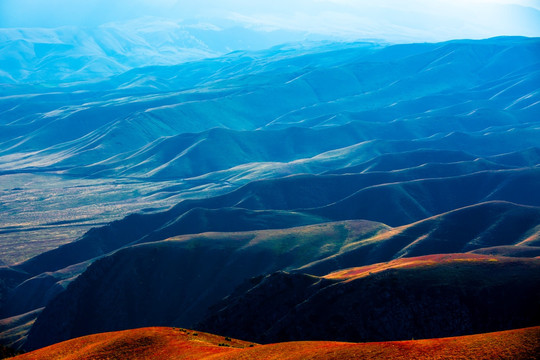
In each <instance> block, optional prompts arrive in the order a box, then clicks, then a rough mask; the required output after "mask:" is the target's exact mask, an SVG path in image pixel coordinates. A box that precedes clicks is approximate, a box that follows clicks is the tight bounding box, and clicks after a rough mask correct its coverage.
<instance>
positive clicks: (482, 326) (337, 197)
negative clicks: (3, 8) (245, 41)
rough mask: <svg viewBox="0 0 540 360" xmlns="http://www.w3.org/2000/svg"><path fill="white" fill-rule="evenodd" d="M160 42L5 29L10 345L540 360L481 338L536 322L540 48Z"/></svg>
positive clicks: (2, 143) (148, 32)
mask: <svg viewBox="0 0 540 360" xmlns="http://www.w3.org/2000/svg"><path fill="white" fill-rule="evenodd" d="M154 25H155V24H154ZM158 25H159V26H157V25H156V27H150V28H144V27H140V24H126V25H125V26H127V27H135V28H136V30H137V31H135V32H132V34H135V35H133V37H126V34H125V33H123V32H122V31H123V30H122V29H119V28H118V27H117V26H116V25H114V26H113V25H108V26H105V27H102V28H100V29H98V30H95V31H93V32H92V31H89V30H85V29H60V30H58V29H57V30H50V31H49V30H36V29H27V30H20V29H19V30H9V31H7V30H5V31H4V30H2V31H0V42H2V41H3V43H5V44H7V45H6V46H5V51H4V52H3V53H2V54H0V64H4V65H5V64H7V65H9V69H12V70H11V73H10V74H8V75H7V76H6V74H5V73H4V72H0V83H3V84H2V86H1V87H0V205H1V206H2V210H1V215H2V221H1V222H0V257H1V259H0V264H2V265H1V266H0V344H6V345H10V346H13V347H15V348H18V349H36V348H40V347H43V346H48V345H51V344H54V343H57V342H60V341H64V340H69V339H73V338H75V337H78V336H85V335H91V334H94V333H101V332H105V331H117V330H127V329H133V328H141V327H149V326H150V327H152V326H176V327H179V326H180V327H182V328H194V329H196V330H197V331H198V330H203V329H206V330H208V331H209V332H211V333H217V334H221V335H223V336H231V337H238V338H242V339H246V340H250V341H257V342H270V341H293V340H294V341H298V340H326V341H329V340H335V341H354V342H359V341H368V340H369V341H390V340H410V339H411V338H413V337H414V338H437V340H430V341H431V342H430V341H427V342H406V343H399V344H397V345H395V344H394V343H392V344H391V345H388V344H387V345H384V346H382V348H381V346H379V345H376V344H371V345H370V344H337V343H328V342H326V343H319V345H321V344H322V345H323V346H322V347H321V348H320V349H319V350H316V351H320V352H319V353H318V352H316V351H315V350H314V349H313V346H317V344H316V343H289V344H276V345H271V346H254V347H253V348H252V349H251V348H249V349H246V350H234V349H232V348H229V347H226V346H221V347H220V346H216V343H217V342H218V341H223V339H220V337H217V336H214V335H208V334H204V335H203V334H202V333H201V335H200V336H201V337H200V338H198V339H199V340H200V342H196V341H194V340H196V339H194V338H193V336H194V335H193V334H191V335H190V336H191V337H189V338H183V339H179V338H177V335H181V336H184V337H185V336H187V335H186V334H187V332H188V331H187V330H186V331H185V332H181V333H182V334H180V333H179V332H178V330H171V329H156V328H152V329H151V330H148V329H146V330H137V331H138V332H137V331H135V332H134V333H129V332H127V333H117V334H115V335H114V336H115V337H116V336H117V338H115V339H117V340H118V341H116V340H114V341H113V340H111V339H107V338H104V337H102V336H101V335H96V336H95V337H94V338H83V339H85V340H73V341H83V342H87V343H88V344H89V345H88V346H89V347H86V348H85V349H86V350H85V351H97V353H96V354H98V353H99V354H101V355H99V356H108V355H111V356H113V355H114V354H115V353H122V351H124V350H125V351H131V350H132V349H133V347H136V346H137V345H136V344H135V342H137V341H139V340H140V341H142V343H143V344H142V346H143V347H144V346H146V345H144V344H147V345H148V346H147V347H146V350H144V349H142V348H141V349H139V350H140V351H141V354H148V353H147V352H144V351H150V352H151V351H154V350H155V351H158V350H156V349H158V348H159V349H162V350H163V354H168V351H172V350H170V347H173V348H175V349H178V348H184V349H194V347H197V346H198V345H200V346H201V347H202V348H204V349H205V350H204V351H203V353H201V356H206V355H210V354H215V355H216V356H217V355H219V356H223V357H225V358H226V357H227V356H232V357H234V356H239V357H240V358H241V357H246V358H249V357H250V356H254V357H262V358H264V357H265V356H270V355H268V353H267V351H273V350H271V349H280V348H282V349H289V350H283V351H292V352H291V355H290V356H291V357H292V358H294V357H301V356H303V355H305V352H304V351H309V352H311V353H312V354H314V355H313V356H320V357H324V356H329V353H328V352H334V353H335V354H338V355H339V354H342V355H343V356H352V355H351V354H360V353H362V351H368V352H369V353H370V354H373V352H379V353H380V354H386V355H384V356H387V357H392V356H393V355H395V356H405V355H403V354H409V355H411V354H418V353H419V352H422V351H427V352H430V351H435V349H442V348H441V346H442V345H441V346H440V344H444V346H442V347H443V348H445V349H450V350H444V351H450V354H454V355H455V354H456V353H455V352H453V351H463V353H467V352H468V351H469V352H470V351H472V350H471V349H473V348H474V347H480V348H481V349H483V350H482V351H483V352H482V353H481V354H493V351H495V350H493V349H498V350H497V352H499V351H500V352H501V353H504V351H506V350H504V349H503V345H495V348H491V349H490V348H489V346H488V345H486V344H488V343H489V344H492V343H493V342H495V341H496V340H494V339H497V338H500V337H502V338H503V339H507V340H508V341H509V343H508V344H509V345H508V348H507V349H516V348H517V347H519V346H518V345H516V344H517V343H518V342H519V341H521V340H523V339H528V340H523V341H527V342H528V344H530V346H532V348H529V347H524V350H523V351H533V350H531V349H533V348H534V349H537V348H538V346H537V341H536V340H534V341H536V342H534V341H532V342H530V341H531V340H530V339H531V336H535V334H537V330H536V329H533V330H523V331H521V332H520V331H516V332H514V333H507V334H506V335H505V334H498V335H488V334H485V333H487V332H490V331H498V330H510V329H515V328H522V327H527V326H538V325H539V324H540V314H539V313H538V309H539V307H538V304H539V301H540V294H539V293H538V289H539V288H540V286H538V285H539V281H540V280H539V265H538V261H539V260H538V256H539V254H540V236H539V234H540V193H539V192H538V191H537V190H538V188H540V150H539V149H540V143H539V141H538V139H539V138H540V134H539V131H540V127H539V126H538V123H539V122H538V119H539V117H538V114H539V110H540V92H538V83H539V81H540V40H539V39H537V38H523V37H501V38H493V39H485V40H478V41H473V40H458V41H449V42H444V43H423V44H401V45H392V44H386V43H377V42H355V43H334V42H312V43H303V44H280V45H276V46H274V47H270V48H268V47H267V46H266V45H264V44H266V42H265V41H266V40H267V41H268V42H270V43H271V42H272V41H273V40H272V39H273V36H274V35H275V36H277V37H279V34H266V35H268V37H265V38H266V40H265V41H263V39H262V38H261V37H260V36H259V35H261V34H258V35H254V34H252V35H253V37H251V39H252V40H253V44H254V46H255V45H256V46H257V49H258V50H257V49H256V51H234V52H228V50H227V49H226V48H227V47H228V45H227V44H226V43H224V42H221V41H216V42H214V43H210V42H208V43H206V42H205V41H209V40H210V39H211V38H212V36H207V35H208V33H209V32H211V33H212V34H214V33H216V32H219V33H220V34H221V35H223V36H224V37H227V36H228V34H229V35H231V34H234V31H232V32H231V33H223V31H221V30H223V29H221V30H219V31H218V30H217V29H214V28H198V27H197V26H192V25H193V24H176V25H175V24H158ZM162 25H163V26H165V25H166V26H169V27H171V26H172V27H173V28H174V31H173V30H171V29H169V30H170V31H169V30H167V31H166V33H167V34H169V35H170V36H164V33H163V32H162V30H160V29H162V28H161V26H162ZM199 25H200V24H199ZM244 30H245V29H244ZM244 30H239V29H236V30H235V31H244ZM130 31H131V30H130ZM245 31H247V32H248V33H252V31H251V30H245ZM214 35H215V34H214ZM216 36H217V35H216ZM261 36H262V35H261ZM148 37H149V38H152V39H154V40H155V39H158V40H159V41H157V42H156V41H154V40H152V41H151V42H152V43H153V44H154V45H155V44H158V46H157V47H155V46H154V47H151V48H149V47H148V46H150V45H149V43H148V42H147V40H148V39H149V38H148ZM13 39H15V40H17V39H18V40H17V41H11V40H13ZM202 39H205V41H203V40H202ZM180 43H182V44H180ZM271 45H272V44H271ZM259 46H260V47H259ZM262 47H265V48H264V49H262ZM187 48H189V49H191V50H190V51H187V52H186V51H184V50H182V49H187ZM167 49H170V51H169V50H167ZM156 52H157V53H159V56H158V55H156V56H152V54H156ZM226 52H228V53H226ZM14 54H16V56H15V55H14ZM145 54H146V55H145ZM214 55H216V56H214ZM203 57H204V59H203ZM90 58H92V59H94V60H93V61H90V62H89V59H90ZM151 58H153V59H151ZM189 59H191V60H190V61H186V60H189ZM65 61H69V62H70V64H71V66H72V68H71V70H70V71H66V72H62V73H64V74H66V77H65V78H55V71H57V70H58V69H59V68H61V67H62V66H63V65H62V64H63V63H64V62H65ZM147 65H150V66H147ZM26 68H38V69H39V70H40V71H37V70H36V71H35V72H26V70H25V69H26ZM96 71H97V72H99V73H100V74H101V75H102V76H101V77H100V78H99V79H98V78H95V79H94V78H93V75H92V74H94V73H95V72H96ZM48 76H50V78H49V77H48ZM2 79H3V80H2ZM74 80H77V82H73V81H74ZM79 80H80V81H79ZM254 319H256V321H254ZM194 331H195V330H190V331H189V332H194ZM473 333H476V334H484V335H478V336H479V337H477V338H468V340H463V339H454V340H452V339H450V340H444V339H442V340H440V339H438V338H441V337H445V336H458V335H470V334H473ZM508 334H510V335H508ZM111 336H112V335H111ZM131 336H134V338H131V340H130V337H131ZM507 336H508V337H507ZM522 336H523V337H522ZM134 339H139V340H134ZM471 339H472V340H471ZM482 339H484V340H482ZM485 339H489V340H485ZM520 339H521V340H520ZM192 340H193V341H192ZM469 341H472V343H470V342H469ZM486 341H487V342H486ZM505 341H506V340H505ZM126 342H127V343H126ZM72 344H76V343H72ZM93 344H95V345H93ZM121 344H124V345H125V346H124V345H121ZM197 344H198V345H197ZM226 344H228V343H226ZM235 344H237V345H238V346H249V344H247V343H241V342H236V343H235ZM452 344H454V345H455V344H457V345H455V346H456V347H455V348H453V346H454V345H452ZM512 344H513V345H512ZM117 345H118V346H120V347H121V348H117V347H116V346H117ZM217 345H219V343H217ZM59 346H60V347H59V348H58V349H59V350H58V352H57V353H56V354H58V356H64V355H62V353H65V351H66V350H65V349H66V348H65V347H62V346H64V345H59ZM68 346H69V345H68ZM85 346H86V345H85ZM122 346H124V348H123V349H124V350H122ZM446 346H448V347H446ZM468 346H470V347H468ZM527 346H529V345H527ZM51 349H52V348H51ZM51 349H50V350H51ZM306 349H307V350H306ZM362 349H364V350H362ZM396 349H401V350H399V351H405V353H400V352H398V353H394V352H393V351H398V350H396ZM426 349H428V350H426ZM452 349H461V350H452ZM527 349H528V350H527ZM162 350H159V351H162ZM199 350H200V349H199ZM46 351H49V350H46ZM51 351H53V350H51ZM54 351H57V350H54ZM70 351H71V350H70ZM193 351H195V350H193ZM280 351H281V350H280ZM349 351H352V353H351V352H349ZM357 351H358V352H357ZM440 351H443V350H440ZM529 353H530V352H529ZM104 354H105V355H104ZM106 354H108V355H106ZM392 354H393V355H392ZM400 354H402V355H400ZM505 354H506V353H505ZM526 354H528V353H524V355H523V356H527V355H526ZM79 355H80V354H74V355H73V356H75V357H76V356H79ZM338 355H335V356H338ZM454 355H452V356H454ZM28 356H30V355H28ZM54 356H57V355H54ZM141 356H143V355H141ZM163 356H165V355H163ZM179 356H183V355H179ZM362 356H363V355H362ZM478 356H480V357H481V356H483V355H478ZM505 356H506V355H505Z"/></svg>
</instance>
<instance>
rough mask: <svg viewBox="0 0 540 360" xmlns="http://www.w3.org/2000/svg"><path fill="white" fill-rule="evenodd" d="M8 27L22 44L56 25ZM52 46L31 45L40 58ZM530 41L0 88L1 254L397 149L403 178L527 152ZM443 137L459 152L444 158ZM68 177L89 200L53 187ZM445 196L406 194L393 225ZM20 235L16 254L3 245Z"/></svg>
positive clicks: (267, 60)
mask: <svg viewBox="0 0 540 360" xmlns="http://www.w3.org/2000/svg"><path fill="white" fill-rule="evenodd" d="M136 27H137V26H136ZM141 29H144V28H141ZM175 29H176V28H175ZM189 29H190V30H189V31H195V30H194V29H192V28H189ZM102 30H103V31H105V30H106V31H113V30H111V29H102ZM146 30H148V29H146ZM146 30H145V31H146ZM150 30H152V29H150ZM150 30H149V31H150ZM154 30H155V29H154ZM177 30H178V31H180V32H182V31H184V30H185V29H184V30H182V28H180V29H177ZM65 31H66V32H69V31H68V30H67V29H66V30H65ZM106 31H105V32H106ZM140 31H143V30H140ZM152 31H153V30H152ZM152 31H150V32H149V33H145V35H144V36H151V34H152ZM175 31H176V30H175ZM186 31H188V30H186ZM201 31H203V32H204V31H214V30H201ZM143 32H144V31H143ZM14 34H15V35H17V36H19V37H21V36H23V35H24V36H25V37H26V38H28V39H30V40H28V41H35V42H36V43H38V42H40V41H42V40H43V39H42V38H46V39H45V40H47V39H48V40H47V41H49V40H50V41H53V40H54V41H56V42H60V43H61V42H62V41H63V40H62V39H63V36H68V34H55V33H54V32H53V33H51V34H41V35H40V34H32V33H26V32H24V31H19V32H17V31H15V32H14ZM8 35H9V34H8ZM15 35H13V34H11V35H9V36H15ZM61 35H62V36H61ZM199 35H200V34H199ZM6 36H7V35H6ZM96 36H97V35H96ZM116 36H120V35H119V33H118V34H117V33H116V32H114V36H113V35H111V36H110V37H108V38H107V39H108V42H104V43H103V44H102V45H103V46H105V45H107V46H108V45H111V46H112V45H114V48H115V49H116V48H118V47H121V46H120V45H124V47H125V48H123V51H124V50H125V51H127V52H128V53H129V52H130V51H132V52H136V51H139V50H137V49H138V47H137V46H138V45H137V44H139V42H138V41H139V40H141V39H140V38H139V37H137V36H136V38H137V39H138V40H137V39H135V40H134V39H125V38H122V37H121V36H120V38H119V39H118V41H116V40H114V39H116ZM140 36H141V37H142V38H144V36H143V35H140ZM68 37H69V36H68ZM157 38H158V39H161V40H162V41H158V43H163V44H169V43H171V42H172V43H174V41H176V40H175V39H170V38H167V37H164V38H162V37H161V36H157ZM51 39H52V40H51ZM80 39H81V41H82V40H84V39H87V37H85V36H81V37H80ZM109 40H110V41H109ZM113 40H114V41H113ZM132 40H133V41H132ZM136 40H137V41H136ZM43 41H44V40H43ZM85 41H86V40H85ZM141 41H142V40H141ZM90 43H92V42H91V41H90ZM100 44H101V43H100ZM100 46H101V45H100ZM164 46H166V47H167V46H168V45H164ZM91 48H92V49H93V50H95V49H98V50H99V48H100V47H99V46H98V45H96V46H93V45H92V47H91ZM55 49H57V48H56V47H53V48H51V49H48V50H47V49H44V50H43V51H44V52H45V53H46V54H49V53H48V51H51V53H50V54H49V55H50V56H51V57H52V58H54V56H55V54H56V51H57V50H55ZM538 49H539V41H538V39H528V38H517V37H515V38H495V39H488V40H482V41H452V42H446V43H440V44H408V45H394V46H390V45H387V44H376V43H311V44H308V45H298V44H290V45H280V46H276V47H274V48H272V49H267V50H262V51H258V52H248V51H241V52H234V53H230V54H228V55H225V56H221V57H218V58H213V59H207V60H203V61H194V62H189V63H183V64H180V65H171V66H152V67H143V68H136V69H133V70H130V71H127V72H125V73H123V74H120V75H118V76H114V77H112V78H110V79H108V80H104V81H93V82H79V83H73V84H65V83H63V84H61V86H60V85H58V86H47V87H46V86H44V85H43V84H41V85H39V84H36V85H12V86H6V87H2V89H1V90H0V114H1V116H0V176H1V177H2V179H3V180H5V181H2V182H1V183H0V184H2V188H1V189H0V190H1V191H0V201H2V203H5V204H6V206H7V210H6V220H5V221H4V222H3V225H2V228H1V229H0V236H2V242H1V245H3V244H9V246H7V245H6V246H4V248H5V251H3V253H4V254H6V255H5V256H6V257H5V258H3V260H4V261H5V262H7V263H10V264H12V263H14V262H16V261H20V260H25V259H28V258H30V257H31V256H33V255H35V254H38V253H41V252H44V250H47V249H51V248H54V247H57V246H58V245H60V244H63V243H66V242H69V241H70V240H72V239H74V238H77V237H78V236H80V235H83V234H84V232H85V231H86V230H88V229H89V228H90V227H91V226H92V225H97V224H100V225H101V224H103V223H105V222H110V221H111V220H114V219H119V218H122V217H123V216H125V215H126V214H127V213H130V212H133V211H138V210H140V209H143V208H150V209H153V210H154V211H157V210H163V209H164V208H167V207H169V206H171V205H173V204H175V203H177V202H178V201H180V200H181V199H186V198H200V197H208V196H212V195H218V194H223V193H226V192H227V191H231V190H234V189H237V188H238V187H240V186H242V185H244V184H246V183H248V182H250V181H253V180H257V179H264V178H279V177H283V176H287V175H291V174H303V173H311V174H321V173H336V174H338V173H343V172H346V173H356V172H375V171H379V172H381V171H389V170H390V168H391V165H392V164H396V165H397V164H399V163H400V162H401V165H397V166H406V164H407V163H408V164H409V165H408V167H400V169H402V170H403V171H404V172H409V171H408V170H407V169H409V168H411V169H414V172H415V174H414V175H412V174H408V175H407V176H408V180H413V179H418V180H419V179H424V178H433V177H447V176H457V175H464V174H470V173H473V172H478V171H483V170H502V169H509V168H510V169H516V168H520V167H534V166H537V165H538V164H539V160H538V151H537V148H538V141H537V140H536V139H537V138H538V131H539V130H538V126H537V123H538V116H537V114H538V109H539V104H540V102H539V100H540V98H539V95H538V92H537V86H536V84H537V83H538V80H539V79H540V58H539V56H538V54H539V53H540V51H538ZM29 51H30V50H29ZM96 51H97V50H96ZM119 51H120V50H119ZM49 55H47V56H49ZM59 56H60V57H61V55H59ZM107 56H108V55H107ZM111 56H112V55H111ZM128 57H129V58H130V59H133V61H136V60H137V56H128ZM52 58H51V61H52V63H54V61H53V59H52ZM158 58H159V57H158ZM158 58H156V59H158ZM156 61H157V60H156ZM133 66H135V65H133ZM535 149H536V150H535ZM424 151H431V152H432V154H433V156H432V157H429V156H427V155H426V156H424V155H425V154H423V152H424ZM455 151H465V152H466V153H467V154H466V155H464V157H462V160H459V161H458V160H457V158H458V157H455V158H453V157H452V156H451V155H450V154H451V153H452V152H455ZM404 152H406V153H407V154H405V155H403V156H404V157H403V160H390V157H391V156H394V158H395V157H396V156H397V157H400V155H399V154H401V153H404ZM437 152H438V154H439V155H440V157H436V154H437ZM508 153H515V156H514V157H513V158H512V157H508V155H507V154H508ZM392 154H393V155H392ZM416 155H418V158H416ZM380 156H382V157H383V158H380V159H378V157H380ZM385 157H388V158H385ZM465 157H466V158H467V159H465ZM420 159H424V162H422V161H421V160H420ZM476 159H478V160H476ZM475 160H476V161H475ZM378 161H386V162H387V163H386V165H385V166H386V167H385V166H381V167H377V166H376V165H375V163H376V162H378ZM446 165H447V166H446ZM377 169H378V170H377ZM383 169H384V170H383ZM391 170H392V171H393V170H396V169H391ZM396 175H399V174H396ZM398 177H399V176H398ZM404 177H405V175H404ZM395 181H403V178H401V179H398V180H395ZM395 181H394V182H395ZM44 183H46V184H47V186H44V185H43V184H44ZM50 183H53V184H52V185H50ZM382 183H383V182H379V183H378V184H382ZM373 185H375V184H373ZM81 187H82V188H83V189H84V191H85V194H86V198H88V199H90V198H92V197H94V196H95V197H99V201H100V202H101V203H102V205H103V207H102V208H99V209H96V208H95V207H92V206H91V205H89V204H87V203H85V202H84V201H82V200H81V199H80V197H76V196H69V195H66V193H74V192H77V191H78V190H79V189H80V188H81ZM111 189H113V190H116V189H118V190H119V191H118V192H115V193H114V195H111ZM357 190H360V189H359V188H357ZM399 191H400V190H399ZM399 191H398V192H399ZM349 195H350V194H349ZM388 195H389V196H392V194H388ZM36 196H39V198H40V199H42V200H43V201H39V202H38V201H34V200H35V197H36ZM337 200H340V199H335V200H334V201H337ZM486 200H509V201H518V199H514V198H510V197H507V198H495V197H488V198H484V199H483V200H482V201H486ZM41 204H44V206H41ZM471 204H472V203H471ZM527 204H532V203H527ZM323 205H329V204H328V203H325V204H320V203H319V204H316V205H313V204H309V205H301V206H299V207H302V208H303V207H315V206H323ZM465 205H469V204H465V203H462V204H457V205H456V207H460V206H465ZM532 205H534V204H532ZM230 206H232V205H230ZM428 210H429V209H428ZM448 210H452V208H449V207H448V208H445V207H441V208H439V209H437V210H435V211H434V212H430V211H427V213H429V214H428V215H426V211H424V210H422V209H421V208H416V209H414V211H413V213H415V214H416V215H415V216H412V217H408V218H406V220H405V221H403V222H401V223H399V224H405V223H408V222H410V221H415V220H419V219H420V218H418V217H417V216H418V215H419V214H422V215H425V216H429V215H434V214H436V213H439V212H442V211H448ZM340 219H341V218H340ZM373 220H376V221H383V222H384V221H388V222H389V223H390V224H392V225H397V224H398V222H397V220H398V219H388V220H387V219H385V218H384V219H379V218H373ZM392 221H394V222H392ZM60 222H62V228H60V227H58V226H54V225H51V224H57V223H60ZM28 237H31V238H32V239H33V241H32V242H30V243H28V242H25V239H27V238H28ZM51 239H53V240H52V241H51ZM22 243H24V244H25V245H24V246H25V249H24V251H22V253H24V254H21V251H19V252H18V253H16V254H15V253H14V252H13V251H12V250H10V249H12V248H14V247H16V246H21V244H22Z"/></svg>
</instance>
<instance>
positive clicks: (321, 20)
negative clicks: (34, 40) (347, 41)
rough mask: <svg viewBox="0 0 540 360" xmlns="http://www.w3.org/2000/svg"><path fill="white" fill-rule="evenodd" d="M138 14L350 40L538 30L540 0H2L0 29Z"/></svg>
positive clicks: (92, 22)
mask: <svg viewBox="0 0 540 360" xmlns="http://www.w3.org/2000/svg"><path fill="white" fill-rule="evenodd" d="M141 16H155V17H166V18H170V19H200V18H204V19H207V20H208V19H214V20H216V19H228V20H234V21H237V22H240V23H242V24H244V25H246V26H251V27H256V28H261V29H267V30H273V29H288V30H301V31H307V32H310V33H317V34H326V35H334V36H342V37H348V38H361V37H364V38H366V37H379V38H384V37H388V36H390V37H391V36H403V37H411V38H415V39H417V40H418V39H425V40H444V39H451V38H484V37H490V36H497V35H525V36H540V0H377V1H374V0H271V1H268V0H264V1H260V0H213V1H211V0H0V27H58V26H63V25H80V26H94V25H99V24H102V23H106V22H112V21H119V20H128V19H132V18H137V17H141Z"/></svg>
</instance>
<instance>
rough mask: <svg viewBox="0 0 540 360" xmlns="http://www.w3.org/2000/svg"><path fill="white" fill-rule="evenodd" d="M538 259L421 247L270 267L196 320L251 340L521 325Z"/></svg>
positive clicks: (533, 302) (389, 335)
mask: <svg viewBox="0 0 540 360" xmlns="http://www.w3.org/2000/svg"><path fill="white" fill-rule="evenodd" d="M539 264H540V262H539V260H538V259H534V260H523V259H520V260H517V259H508V258H498V257H493V256H483V255H467V256H463V255H443V256H441V255H435V256H434V255H428V256H425V257H419V258H409V259H399V260H394V261H392V262H390V263H384V264H378V265H372V266H367V267H366V268H352V269H348V270H343V271H338V272H337V273H332V274H329V275H327V276H324V277H322V278H321V277H316V276H310V275H304V274H288V273H275V274H272V275H268V276H266V277H264V278H259V279H258V281H253V282H254V283H253V284H251V285H252V287H251V288H249V289H247V290H246V291H245V292H244V293H241V294H233V295H232V296H230V297H229V298H227V299H226V300H224V301H223V302H222V303H220V304H218V305H216V307H215V309H216V310H215V311H216V312H215V313H214V314H212V315H210V316H209V317H208V318H207V319H206V320H204V321H203V322H202V323H201V324H199V328H200V329H202V330H204V331H212V332H215V333H218V334H225V335H228V336H237V337H241V338H246V337H247V336H250V337H251V338H253V336H254V334H257V335H256V337H255V338H253V339H254V340H255V341H258V342H263V343H274V342H280V341H290V340H291V339H296V340H308V339H314V338H317V337H319V338H322V339H330V340H338V341H355V342H360V341H381V340H383V339H384V340H386V339H392V340H405V339H410V338H415V339H418V338H433V337H447V336H455V335H457V334H466V333H483V332H489V331H495V330H503V329H512V328H519V327H525V326H529V325H531V324H535V323H537V322H538V321H539V317H540V313H539V312H538V306H537V305H538V302H539V301H540V293H539V291H538V288H539V286H538V285H539V284H538V281H540V277H539V276H540V271H539V269H538V266H539ZM493 274H496V276H493ZM263 309H264V310H263ZM510 309H511V310H510ZM518 309H519V310H518Z"/></svg>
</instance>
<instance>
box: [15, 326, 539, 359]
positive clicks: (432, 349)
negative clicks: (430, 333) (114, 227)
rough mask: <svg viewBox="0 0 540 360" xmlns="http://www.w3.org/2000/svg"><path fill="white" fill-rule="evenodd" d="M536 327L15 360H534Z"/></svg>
mask: <svg viewBox="0 0 540 360" xmlns="http://www.w3.org/2000/svg"><path fill="white" fill-rule="evenodd" d="M539 335H540V330H539V328H538V327H533V328H526V329H519V330H510V331H501V332H494V333H487V334H478V335H469V336H462V337H454V338H442V339H431V340H412V341H411V340H409V341H401V342H384V343H360V344H353V343H337V342H328V341H310V342H297V343H281V344H273V345H257V344H249V343H247V342H243V341H239V340H236V339H231V338H227V337H225V338H224V337H222V336H216V335H212V334H207V333H203V332H198V331H197V332H194V331H191V330H186V329H170V328H144V329H136V330H128V331H122V332H115V333H105V334H97V335H90V336H86V337H82V338H78V339H74V340H70V341H66V342H63V343H60V344H56V345H53V346H50V347H46V348H44V349H40V350H36V351H33V352H31V353H27V354H24V355H20V356H18V357H16V358H15V359H16V360H25V359H27V360H30V359H43V358H47V359H51V360H67V359H70V360H78V359H86V358H88V357H91V358H95V359H102V358H108V357H111V356H122V357H124V358H125V357H129V358H130V359H146V358H148V357H149V356H151V357H152V358H153V359H185V358H189V359H210V358H211V359H261V360H262V359H268V360H269V359H275V358H276V356H279V358H280V359H288V360H300V359H306V357H309V358H310V359H324V360H328V359H364V358H366V359H367V358H372V357H373V356H377V358H378V359H413V358H414V359H433V358H435V357H443V358H448V359H453V358H459V357H466V358H467V359H488V358H492V357H493V356H496V357H497V358H499V359H513V360H521V359H524V360H525V359H532V358H533V357H534V356H535V354H537V353H538V351H539V350H540V344H539V339H540V336H539Z"/></svg>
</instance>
